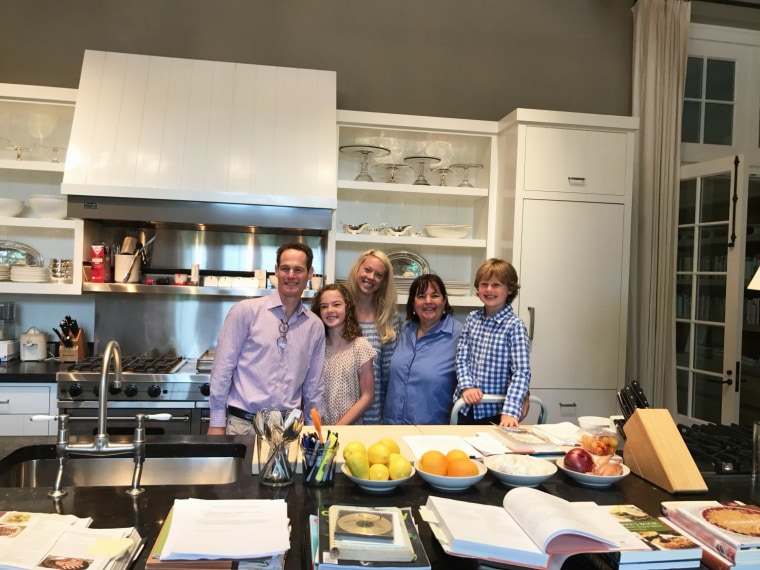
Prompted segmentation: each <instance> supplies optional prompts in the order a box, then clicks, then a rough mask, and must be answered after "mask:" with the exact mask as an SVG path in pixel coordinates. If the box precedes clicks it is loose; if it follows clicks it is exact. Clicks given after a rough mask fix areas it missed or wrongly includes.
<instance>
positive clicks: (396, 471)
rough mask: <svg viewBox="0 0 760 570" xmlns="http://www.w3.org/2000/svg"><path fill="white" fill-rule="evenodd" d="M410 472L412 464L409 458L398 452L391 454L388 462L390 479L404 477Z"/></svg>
mask: <svg viewBox="0 0 760 570" xmlns="http://www.w3.org/2000/svg"><path fill="white" fill-rule="evenodd" d="M411 474H412V464H411V463H409V460H408V459H407V458H406V457H404V456H402V455H398V454H393V456H392V457H391V460H390V462H389V463H388V475H389V476H390V478H391V479H404V478H405V477H409V475H411Z"/></svg>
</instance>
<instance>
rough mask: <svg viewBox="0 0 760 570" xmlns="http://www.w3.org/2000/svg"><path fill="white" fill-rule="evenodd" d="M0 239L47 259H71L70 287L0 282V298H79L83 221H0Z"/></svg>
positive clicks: (21, 219) (45, 219) (67, 285)
mask: <svg viewBox="0 0 760 570" xmlns="http://www.w3.org/2000/svg"><path fill="white" fill-rule="evenodd" d="M0 239H2V240H10V241H18V242H20V243H24V244H27V245H29V246H31V247H33V248H35V249H36V250H38V251H39V252H40V254H41V255H42V256H43V258H44V260H45V262H46V265H47V261H48V259H50V258H51V257H61V258H68V259H71V265H72V282H71V283H20V282H14V281H0V294H23V295H81V294H82V260H83V251H84V246H83V243H84V221H82V220H78V219H63V220H58V219H52V218H8V217H0Z"/></svg>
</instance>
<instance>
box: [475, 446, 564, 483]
mask: <svg viewBox="0 0 760 570" xmlns="http://www.w3.org/2000/svg"><path fill="white" fill-rule="evenodd" d="M483 463H484V464H485V466H486V467H487V468H488V470H489V471H490V472H491V473H492V474H493V476H494V477H496V478H497V479H498V480H499V481H500V482H502V483H504V484H505V485H509V486H510V487H538V486H539V485H540V484H541V483H543V482H544V481H546V480H547V479H549V478H550V477H552V476H553V475H554V474H555V473H556V472H557V465H556V464H555V463H552V462H551V461H548V460H546V459H540V458H538V457H532V456H530V455H522V454H518V453H505V454H503V455H489V456H488V457H486V458H484V459H483ZM528 473H530V474H528Z"/></svg>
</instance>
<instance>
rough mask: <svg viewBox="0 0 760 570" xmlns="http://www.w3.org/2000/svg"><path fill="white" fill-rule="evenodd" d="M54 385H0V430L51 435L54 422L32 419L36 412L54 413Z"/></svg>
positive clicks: (55, 410) (55, 411)
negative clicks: (34, 420) (33, 420)
mask: <svg viewBox="0 0 760 570" xmlns="http://www.w3.org/2000/svg"><path fill="white" fill-rule="evenodd" d="M55 390H56V385H55V383H51V384H37V383H34V384H21V383H19V384H15V383H14V384H11V383H2V384H0V433H2V434H3V435H52V434H54V433H55V429H56V424H55V422H32V421H30V418H31V417H32V416H33V415H36V414H44V415H48V414H56V413H57V403H56V392H55Z"/></svg>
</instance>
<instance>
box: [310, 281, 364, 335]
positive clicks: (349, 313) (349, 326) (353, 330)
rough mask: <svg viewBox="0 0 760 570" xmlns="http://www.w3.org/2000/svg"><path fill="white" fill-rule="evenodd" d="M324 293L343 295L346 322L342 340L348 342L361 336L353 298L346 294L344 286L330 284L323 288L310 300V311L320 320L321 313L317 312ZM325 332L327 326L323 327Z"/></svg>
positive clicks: (346, 290)
mask: <svg viewBox="0 0 760 570" xmlns="http://www.w3.org/2000/svg"><path fill="white" fill-rule="evenodd" d="M325 291H337V292H338V293H340V294H341V295H343V301H345V303H346V322H345V325H344V326H343V334H342V335H341V336H342V337H343V339H344V340H347V341H349V342H350V341H352V340H354V339H355V338H357V337H360V336H362V328H361V327H360V326H359V323H358V321H357V320H356V307H355V306H354V298H353V297H352V296H351V293H349V292H348V289H347V288H346V286H345V285H341V284H339V283H330V284H329V285H325V286H323V287H322V288H321V289H320V290H319V291H317V292H316V293H315V294H314V297H312V299H311V311H312V312H313V313H314V314H315V315H317V316H318V317H319V318H320V320H321V319H322V312H321V311H320V310H319V305H321V304H322V294H323V293H324V292H325ZM325 331H327V325H325Z"/></svg>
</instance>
